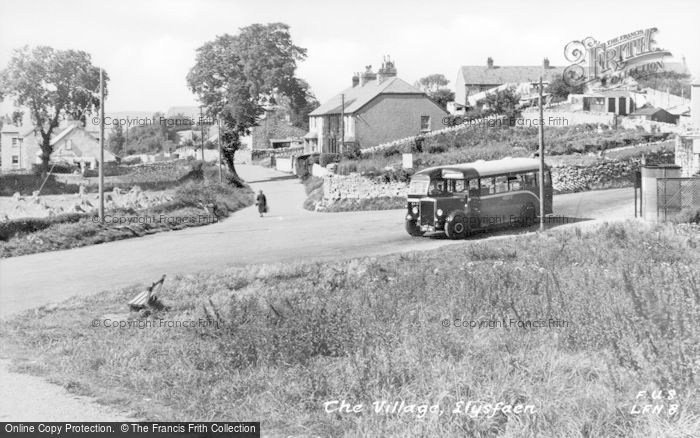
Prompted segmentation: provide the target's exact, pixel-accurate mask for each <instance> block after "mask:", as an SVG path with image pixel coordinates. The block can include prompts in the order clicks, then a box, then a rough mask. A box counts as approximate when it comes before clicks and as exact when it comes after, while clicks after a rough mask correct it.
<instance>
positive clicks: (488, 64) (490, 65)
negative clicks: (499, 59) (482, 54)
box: [486, 56, 493, 68]
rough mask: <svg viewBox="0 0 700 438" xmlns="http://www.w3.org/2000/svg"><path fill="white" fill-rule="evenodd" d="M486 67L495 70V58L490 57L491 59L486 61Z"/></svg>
mask: <svg viewBox="0 0 700 438" xmlns="http://www.w3.org/2000/svg"><path fill="white" fill-rule="evenodd" d="M486 66H487V67H488V68H493V58H492V57H490V56H489V57H488V58H487V59H486Z"/></svg>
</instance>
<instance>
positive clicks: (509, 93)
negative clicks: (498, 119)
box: [484, 87, 520, 118]
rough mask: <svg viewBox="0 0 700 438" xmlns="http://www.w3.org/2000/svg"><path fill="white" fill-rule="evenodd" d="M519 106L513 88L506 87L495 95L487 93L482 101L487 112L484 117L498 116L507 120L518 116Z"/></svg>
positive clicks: (517, 97) (517, 96)
mask: <svg viewBox="0 0 700 438" xmlns="http://www.w3.org/2000/svg"><path fill="white" fill-rule="evenodd" d="M519 106H520V96H519V95H518V93H516V91H515V87H508V88H506V89H504V90H499V91H497V92H495V93H489V94H487V95H486V98H485V99H484V108H487V109H488V110H487V111H486V112H485V113H484V115H490V114H500V115H505V116H506V117H508V118H513V117H516V116H517V115H518V107H519Z"/></svg>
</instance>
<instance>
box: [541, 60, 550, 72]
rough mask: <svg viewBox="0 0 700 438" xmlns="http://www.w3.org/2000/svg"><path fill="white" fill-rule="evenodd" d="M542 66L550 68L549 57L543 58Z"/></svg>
mask: <svg viewBox="0 0 700 438" xmlns="http://www.w3.org/2000/svg"><path fill="white" fill-rule="evenodd" d="M542 67H544V69H545V70H547V69H548V68H549V58H544V59H543V60H542Z"/></svg>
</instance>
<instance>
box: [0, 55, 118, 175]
mask: <svg viewBox="0 0 700 438" xmlns="http://www.w3.org/2000/svg"><path fill="white" fill-rule="evenodd" d="M108 80H109V78H108V77H107V75H106V74H105V75H104V81H105V84H106V83H107V81H108ZM99 85H100V70H99V69H98V68H97V67H95V66H94V65H92V61H91V58H90V55H89V54H88V53H86V52H83V51H76V50H54V49H53V48H51V47H47V46H39V47H35V48H33V49H30V48H29V47H28V46H25V47H23V48H21V49H17V50H15V51H14V53H13V55H12V58H11V59H10V62H9V64H8V67H7V68H6V69H5V70H3V71H2V72H0V94H3V95H5V96H7V97H12V98H14V103H15V105H16V106H17V107H26V108H27V109H28V111H29V113H30V115H31V118H32V122H33V123H34V126H35V127H36V129H37V130H38V132H39V134H40V136H41V140H40V144H39V145H40V147H41V169H42V173H46V172H48V168H49V159H50V158H51V153H52V152H53V147H52V146H51V136H52V135H53V132H54V130H55V129H56V128H57V127H58V125H59V121H60V120H61V119H62V118H64V117H70V118H71V119H73V120H79V121H81V122H83V124H84V123H85V117H86V116H87V115H89V114H93V113H95V112H96V111H97V109H98V108H99V106H100V96H99Z"/></svg>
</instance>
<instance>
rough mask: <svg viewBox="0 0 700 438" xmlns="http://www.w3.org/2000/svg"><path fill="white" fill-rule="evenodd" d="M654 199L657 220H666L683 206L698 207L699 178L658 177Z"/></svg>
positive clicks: (699, 193) (699, 202) (699, 197)
mask: <svg viewBox="0 0 700 438" xmlns="http://www.w3.org/2000/svg"><path fill="white" fill-rule="evenodd" d="M656 199H657V204H656V205H657V207H656V217H657V219H658V220H659V221H666V220H667V219H669V218H671V217H673V216H674V215H676V214H678V213H680V212H681V210H683V209H685V208H700V178H659V179H657V180H656Z"/></svg>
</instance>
